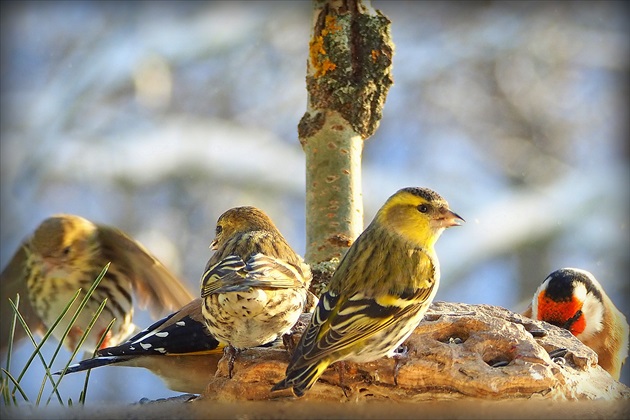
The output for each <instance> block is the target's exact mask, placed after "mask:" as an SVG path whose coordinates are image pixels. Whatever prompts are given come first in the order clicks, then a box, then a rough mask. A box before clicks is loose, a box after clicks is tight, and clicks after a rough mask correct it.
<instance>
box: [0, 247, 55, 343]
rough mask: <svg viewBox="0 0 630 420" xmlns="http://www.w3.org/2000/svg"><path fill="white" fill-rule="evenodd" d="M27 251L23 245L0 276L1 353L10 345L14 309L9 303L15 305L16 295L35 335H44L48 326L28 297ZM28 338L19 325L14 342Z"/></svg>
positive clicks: (17, 325) (22, 312)
mask: <svg viewBox="0 0 630 420" xmlns="http://www.w3.org/2000/svg"><path fill="white" fill-rule="evenodd" d="M25 265H26V251H25V249H24V245H23V244H22V245H21V246H20V247H19V248H18V250H17V251H16V252H15V254H14V255H13V258H11V260H10V261H9V264H7V266H6V267H5V268H4V270H2V273H1V274H0V292H1V293H0V296H1V297H0V352H4V351H5V350H6V348H7V346H8V345H9V335H10V330H11V322H12V320H13V314H14V312H13V308H12V306H11V304H10V303H9V299H11V300H12V301H13V302H14V303H15V299H16V295H18V294H19V295H20V305H19V307H18V310H19V311H20V314H21V315H22V317H23V318H24V320H25V321H26V324H27V325H28V327H29V329H30V330H31V332H33V333H36V332H37V333H43V332H44V331H45V330H46V326H45V325H44V322H43V321H42V320H41V318H40V317H39V316H38V315H37V312H35V308H34V307H33V306H32V305H31V300H30V299H29V297H28V289H27V287H26V278H25V272H24V270H25ZM25 336H26V331H25V330H24V328H22V326H21V325H19V323H17V324H16V326H15V333H14V336H13V342H14V343H17V342H18V341H19V340H20V339H22V338H23V337H25Z"/></svg>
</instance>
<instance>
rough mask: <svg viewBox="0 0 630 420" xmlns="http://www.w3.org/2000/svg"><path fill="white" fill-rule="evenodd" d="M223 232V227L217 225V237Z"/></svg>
mask: <svg viewBox="0 0 630 420" xmlns="http://www.w3.org/2000/svg"><path fill="white" fill-rule="evenodd" d="M222 231H223V226H221V225H217V229H216V233H217V235H218V234H219V233H221V232H222Z"/></svg>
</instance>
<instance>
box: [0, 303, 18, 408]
mask: <svg viewBox="0 0 630 420" xmlns="http://www.w3.org/2000/svg"><path fill="white" fill-rule="evenodd" d="M15 306H16V307H19V306H20V294H19V293H18V294H17V295H16V296H15ZM16 324H17V314H16V313H15V312H14V313H13V317H12V318H11V326H10V328H9V342H8V345H7V367H6V369H5V370H6V371H7V372H10V371H11V355H12V354H13V341H14V338H15V325H16ZM0 386H1V387H2V399H3V400H4V403H5V404H6V405H9V404H10V403H11V402H13V403H14V404H17V400H16V399H15V396H11V393H10V392H9V380H8V377H6V376H4V375H3V376H2V379H1V381H0Z"/></svg>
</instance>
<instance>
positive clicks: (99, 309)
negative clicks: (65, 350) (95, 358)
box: [37, 299, 111, 405]
mask: <svg viewBox="0 0 630 420" xmlns="http://www.w3.org/2000/svg"><path fill="white" fill-rule="evenodd" d="M106 304H107V299H105V300H104V301H103V302H101V304H100V306H99V307H98V309H97V310H96V312H95V313H94V316H93V317H92V319H91V320H90V323H89V324H88V326H87V327H86V328H85V331H84V332H83V334H82V335H81V339H80V340H79V344H78V345H77V347H76V348H75V349H74V351H73V352H72V356H71V357H70V358H69V359H68V362H67V363H66V366H64V368H63V370H62V372H61V375H60V376H59V380H58V381H57V383H56V384H55V386H54V387H53V390H52V392H51V394H50V396H49V397H48V400H47V401H46V405H48V404H50V400H51V399H52V396H53V393H54V392H55V391H56V390H57V387H58V386H59V383H61V380H62V379H63V377H64V373H65V372H66V370H67V369H68V366H70V363H72V360H73V359H74V358H75V357H76V355H77V353H78V352H79V349H80V348H81V346H83V343H85V340H87V338H88V336H89V334H90V332H91V331H92V328H93V327H94V324H96V321H97V320H98V317H99V316H100V315H101V312H103V309H105V305H106ZM110 325H111V324H110ZM101 338H102V337H101ZM96 348H97V349H98V346H97V347H96ZM37 403H38V404H39V400H38V401H37Z"/></svg>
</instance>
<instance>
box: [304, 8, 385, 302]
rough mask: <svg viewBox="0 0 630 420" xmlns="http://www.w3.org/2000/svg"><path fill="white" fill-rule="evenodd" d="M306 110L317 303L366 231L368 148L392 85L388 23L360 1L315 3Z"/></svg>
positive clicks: (309, 231)
mask: <svg viewBox="0 0 630 420" xmlns="http://www.w3.org/2000/svg"><path fill="white" fill-rule="evenodd" d="M313 5H314V25H313V31H312V34H311V40H310V43H309V58H308V64H307V75H306V85H307V90H308V105H307V110H306V113H305V114H304V116H303V117H302V120H301V121H300V123H299V125H298V135H299V139H300V143H301V144H302V148H303V149H304V153H305V154H306V256H305V258H306V261H307V262H309V263H310V264H311V266H312V267H313V272H314V274H315V278H314V280H313V286H312V288H311V289H312V290H313V292H314V293H315V294H316V295H318V296H319V294H320V292H321V290H322V287H323V286H325V285H326V283H327V280H328V278H329V277H330V275H331V274H332V272H333V271H334V269H335V267H336V265H337V263H338V262H339V259H340V257H341V256H343V254H344V253H345V252H346V250H347V248H348V247H350V245H351V244H352V242H353V241H354V239H355V238H356V237H357V236H358V235H359V234H360V233H361V231H362V230H363V199H362V195H361V155H362V152H363V142H364V141H365V140H366V139H367V138H368V137H370V136H371V135H372V134H373V133H374V131H375V130H376V128H377V127H378V124H379V122H380V119H381V116H382V109H383V105H384V103H385V98H386V96H387V92H388V90H389V87H390V86H391V84H392V83H393V82H392V77H391V67H392V54H393V50H394V46H393V43H392V41H391V36H390V21H389V19H387V18H386V17H385V16H383V15H382V14H381V13H380V12H378V11H375V10H373V9H372V8H371V7H370V6H369V5H366V4H364V2H362V1H361V0H344V1H340V0H334V1H318V0H314V1H313Z"/></svg>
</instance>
